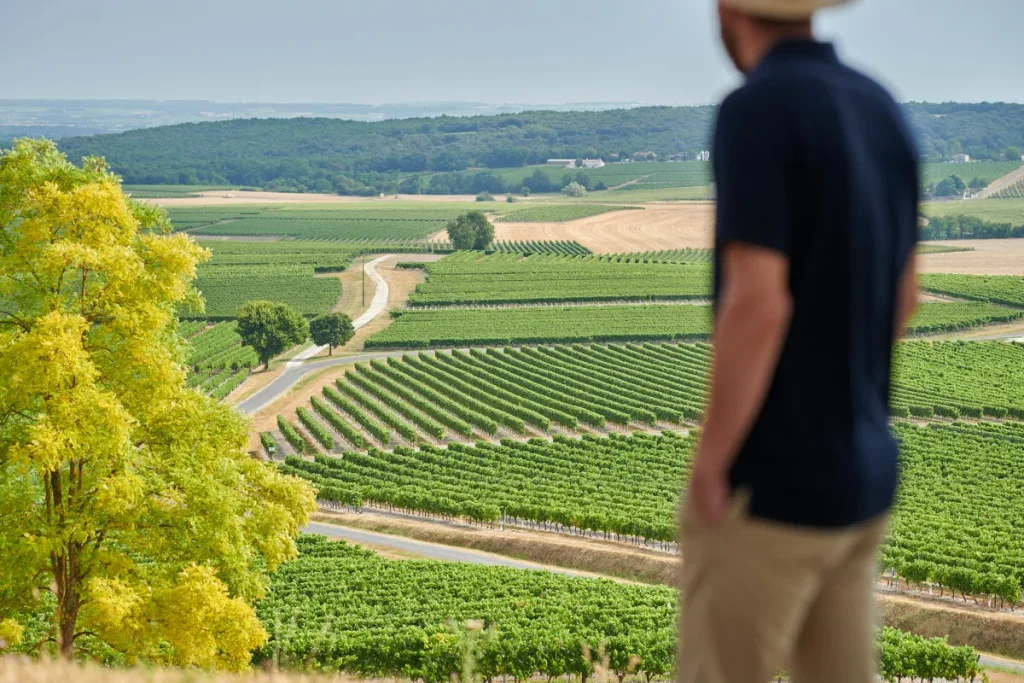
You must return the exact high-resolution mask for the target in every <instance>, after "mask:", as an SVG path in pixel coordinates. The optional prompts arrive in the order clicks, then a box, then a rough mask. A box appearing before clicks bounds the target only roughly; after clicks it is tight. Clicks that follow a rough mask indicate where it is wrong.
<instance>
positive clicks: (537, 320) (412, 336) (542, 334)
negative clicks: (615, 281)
mask: <svg viewBox="0 0 1024 683" xmlns="http://www.w3.org/2000/svg"><path fill="white" fill-rule="evenodd" d="M392 315H393V316H395V320H394V322H392V323H391V325H389V326H388V327H386V328H384V329H383V330H382V331H380V332H378V333H377V334H375V335H373V336H372V337H370V338H369V339H368V340H366V342H365V344H364V347H365V348H367V349H370V348H375V349H401V348H431V347H451V346H469V345H475V346H480V345H501V344H547V343H565V342H592V341H640V340H686V339H705V338H707V337H708V336H709V335H710V334H711V307H710V306H686V305H683V306H659V305H647V306H640V305H633V306H576V307H554V306H552V307H547V308H495V309H483V310H475V309H447V310H446V309H442V310H426V311H415V310H412V311H402V312H401V313H393V314H392Z"/></svg>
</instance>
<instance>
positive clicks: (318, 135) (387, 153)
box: [59, 103, 1024, 196]
mask: <svg viewBox="0 0 1024 683" xmlns="http://www.w3.org/2000/svg"><path fill="white" fill-rule="evenodd" d="M904 111H905V112H906V113H907V115H908V117H909V119H910V121H911V123H912V126H913V128H914V131H915V133H916V136H917V138H918V141H919V147H920V150H921V155H922V159H924V160H927V161H940V160H943V159H948V158H950V156H951V155H952V154H955V153H958V152H966V153H968V154H970V155H971V156H972V157H973V158H976V159H999V158H1001V157H1002V156H1004V155H1005V153H1006V152H1007V150H1008V148H1011V147H1016V148H1020V147H1022V146H1024V105H1016V104H987V103H986V104H918V103H911V104H907V105H904ZM714 116H715V108H714V107H711V106H702V107H640V108H636V109H619V110H612V111H602V112H552V111H538V112H524V113H520V114H503V115H497V116H472V117H452V116H441V117H437V118H419V119H404V120H392V121H381V122H374V123H367V122H360V121H341V120H336V119H323V118H297V119H239V120H234V121H222V122H209V123H186V124H179V125H175V126H162V127H157V128H149V129H143V130H134V131H128V132H125V133H119V134H114V135H95V136H87V137H77V138H67V139H64V140H62V141H61V142H60V143H59V144H60V147H61V149H62V150H64V151H65V152H66V153H67V154H68V155H69V156H71V157H72V158H79V157H82V156H86V155H101V156H104V157H106V158H107V160H108V162H109V163H110V164H111V166H112V167H113V168H114V170H115V171H117V172H118V173H119V174H121V176H122V177H123V178H124V180H125V182H127V183H133V184H172V185H173V184H219V185H242V186H258V187H263V188H266V189H268V190H284V191H315V192H337V193H339V194H346V195H367V196H368V195H375V194H378V193H394V192H399V191H401V192H403V193H410V194H417V193H424V194H476V193H479V192H485V191H486V192H491V193H499V192H506V191H510V190H511V191H519V190H520V189H521V186H519V185H517V186H516V187H509V186H508V184H507V183H505V181H503V180H502V178H501V177H499V176H498V175H497V174H495V173H493V172H490V171H489V169H497V168H509V167H522V166H527V165H532V164H543V163H545V161H546V160H547V159H549V158H560V159H562V158H564V159H577V158H600V159H604V160H605V161H611V160H614V159H623V158H630V157H632V155H633V154H634V153H635V152H638V151H652V152H654V153H656V154H657V157H658V158H666V157H668V156H670V155H672V154H677V153H679V154H685V155H687V156H689V155H692V154H695V153H696V152H697V151H699V150H701V149H707V148H708V146H709V141H710V138H711V129H712V125H713V122H714ZM417 174H418V175H417ZM410 175H412V176H413V177H408V176H410ZM545 180H546V176H545ZM543 182H544V181H542V180H541V179H540V177H539V176H538V177H534V178H532V179H531V181H530V182H529V183H524V184H523V185H524V186H526V187H528V188H529V189H530V190H532V191H533V192H544V191H558V190H559V189H561V187H564V186H565V185H567V184H568V183H562V185H560V186H559V187H554V188H545V189H540V186H541V185H543ZM548 182H550V181H548ZM577 182H580V181H578V180H577ZM580 184H581V185H584V186H586V183H583V182H581V183H580ZM587 189H595V188H591V187H588V188H587Z"/></svg>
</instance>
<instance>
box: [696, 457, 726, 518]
mask: <svg viewBox="0 0 1024 683" xmlns="http://www.w3.org/2000/svg"><path fill="white" fill-rule="evenodd" d="M729 498H730V489H729V474H728V472H727V471H726V470H725V468H724V467H722V465H721V464H720V463H717V462H714V461H713V460H712V458H710V457H708V456H707V455H706V454H704V453H701V452H698V454H697V459H696V461H695V463H694V466H693V473H692V474H691V475H690V489H689V492H688V493H687V505H692V506H693V512H694V513H695V514H696V515H697V518H698V519H699V521H700V522H701V523H702V524H704V525H705V526H708V527H712V528H714V527H717V526H718V525H720V524H721V523H722V522H724V521H725V517H726V515H727V514H728V512H729Z"/></svg>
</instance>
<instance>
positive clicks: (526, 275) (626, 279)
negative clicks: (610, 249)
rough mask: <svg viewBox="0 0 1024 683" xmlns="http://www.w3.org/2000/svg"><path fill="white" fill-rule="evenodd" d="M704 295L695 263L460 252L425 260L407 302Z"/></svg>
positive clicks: (703, 279)
mask: <svg viewBox="0 0 1024 683" xmlns="http://www.w3.org/2000/svg"><path fill="white" fill-rule="evenodd" d="M710 294H711V270H710V269H709V268H708V267H707V266H706V265H701V264H680V263H644V262H632V263H624V262H619V260H618V259H604V258H601V257H598V256H582V257H560V256H544V255H535V256H529V257H527V258H522V257H521V256H519V255H516V254H494V255H490V256H481V255H480V254H478V253H474V252H461V253H456V254H453V255H451V256H448V257H446V258H444V259H442V260H440V261H437V262H435V263H431V264H429V265H428V266H427V281H426V282H424V283H422V284H420V285H419V286H417V288H416V291H415V292H414V293H413V294H412V295H411V296H410V297H409V303H410V304H412V305H414V306H427V305H430V306H437V305H465V304H505V303H559V302H579V301H637V300H643V301H653V300H668V299H701V298H706V297H708V296H710Z"/></svg>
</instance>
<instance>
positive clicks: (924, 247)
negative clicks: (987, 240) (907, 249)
mask: <svg viewBox="0 0 1024 683" xmlns="http://www.w3.org/2000/svg"><path fill="white" fill-rule="evenodd" d="M958 251H974V247H954V246H951V245H946V244H919V245H917V253H918V254H921V255H927V254H951V253H953V252H958Z"/></svg>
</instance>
